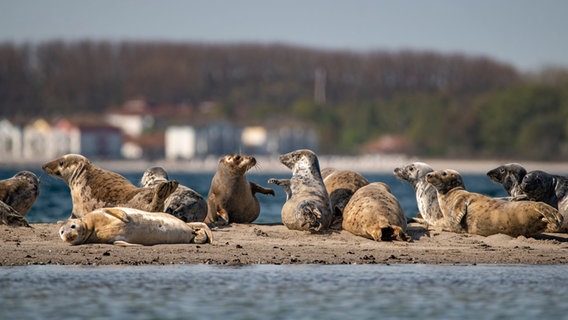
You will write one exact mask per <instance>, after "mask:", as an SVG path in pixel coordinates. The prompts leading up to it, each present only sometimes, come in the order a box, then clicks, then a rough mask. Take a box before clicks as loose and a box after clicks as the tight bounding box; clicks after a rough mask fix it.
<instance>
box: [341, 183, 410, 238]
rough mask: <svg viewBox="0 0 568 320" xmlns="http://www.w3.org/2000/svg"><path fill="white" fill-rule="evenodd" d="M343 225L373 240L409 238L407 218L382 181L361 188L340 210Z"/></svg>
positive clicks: (344, 227)
mask: <svg viewBox="0 0 568 320" xmlns="http://www.w3.org/2000/svg"><path fill="white" fill-rule="evenodd" d="M342 227H343V229H344V230H347V231H349V232H351V233H353V234H354V235H357V236H361V237H365V238H368V239H372V240H375V241H390V240H400V241H408V240H409V239H410V238H409V237H408V236H407V235H406V217H405V216H404V213H403V211H402V208H401V207H400V203H399V202H398V200H397V199H396V197H395V196H394V195H393V194H392V193H391V190H390V188H389V187H388V186H387V185H386V184H385V183H382V182H373V183H370V184H368V185H366V186H363V187H361V188H360V189H358V190H357V191H355V193H354V194H353V196H352V197H351V199H350V200H349V202H348V203H347V205H346V206H345V209H344V210H343V222H342Z"/></svg>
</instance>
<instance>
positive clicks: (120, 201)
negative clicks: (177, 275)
mask: <svg viewBox="0 0 568 320" xmlns="http://www.w3.org/2000/svg"><path fill="white" fill-rule="evenodd" d="M42 169H43V171H44V172H45V173H47V174H49V175H52V176H55V177H58V178H60V179H62V180H63V181H65V183H66V184H67V185H68V186H69V189H70V191H71V200H72V202H73V211H72V214H71V217H74V218H80V217H82V216H83V215H85V214H87V213H89V212H91V211H93V210H95V209H98V208H105V207H117V206H120V207H129V208H135V209H140V210H144V211H150V212H158V211H160V210H162V209H163V208H164V201H165V200H166V199H167V198H168V196H169V195H170V194H172V192H174V191H175V189H176V188H177V186H178V182H177V181H168V182H161V183H158V184H157V185H156V186H154V187H151V188H138V187H136V186H135V185H133V184H132V183H131V182H130V181H128V180H127V179H126V178H125V177H123V176H121V175H120V174H118V173H114V172H111V171H107V170H104V169H101V168H99V167H97V166H95V165H94V164H93V163H91V161H89V159H87V158H86V157H84V156H82V155H79V154H67V155H64V156H62V157H60V158H57V159H55V160H52V161H50V162H48V163H46V164H44V165H43V167H42Z"/></svg>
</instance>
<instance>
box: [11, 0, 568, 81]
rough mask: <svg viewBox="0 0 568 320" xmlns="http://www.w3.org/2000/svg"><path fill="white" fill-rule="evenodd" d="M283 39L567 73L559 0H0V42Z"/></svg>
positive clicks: (567, 28)
mask: <svg viewBox="0 0 568 320" xmlns="http://www.w3.org/2000/svg"><path fill="white" fill-rule="evenodd" d="M86 38H88V39H104V40H173V41H201V42H240V41H246V42H259V43H275V42H278V43H288V44H296V45H306V46H310V47H316V48H333V49H349V50H356V51H363V50H371V49H383V50H399V49H418V50H434V51H439V52H443V53H465V54H470V55H486V56H489V57H491V58H494V59H497V60H499V61H502V62H507V63H511V64H513V65H514V66H516V67H518V68H519V69H520V70H535V69H539V68H540V67H542V66H549V65H561V66H565V67H568V1H565V0H532V1H529V0H469V1H464V0H414V1H410V0H408V1H406V0H375V1H370V0H359V1H358V0H341V1H340V0H282V1H272V0H225V1H220V0H203V1H201V0H185V1H182V0H165V1H149V0H92V1H81V0H49V1H47V0H45V1H43V0H36V1H32V0H0V42H4V41H15V42H18V43H19V42H39V41H45V40H51V39H66V40H75V39H86Z"/></svg>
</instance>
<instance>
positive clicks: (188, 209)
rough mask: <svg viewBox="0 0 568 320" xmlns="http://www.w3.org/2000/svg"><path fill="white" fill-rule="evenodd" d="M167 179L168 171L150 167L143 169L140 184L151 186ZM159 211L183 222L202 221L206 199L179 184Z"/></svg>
mask: <svg viewBox="0 0 568 320" xmlns="http://www.w3.org/2000/svg"><path fill="white" fill-rule="evenodd" d="M168 180H169V179H168V173H167V172H166V170H165V169H164V168H162V167H151V168H148V169H146V170H145V171H144V174H143V175H142V179H141V180H140V184H141V185H142V187H153V186H156V185H157V184H159V183H163V182H167V181H168ZM160 211H162V212H165V213H169V214H171V215H173V216H174V217H177V218H179V219H181V220H183V221H184V222H203V221H204V220H205V217H207V201H205V199H204V198H203V197H202V196H201V195H200V194H199V193H197V192H195V191H194V190H193V189H191V188H189V187H186V186H184V185H181V184H180V185H178V187H177V189H176V190H175V191H174V192H173V193H172V194H171V195H170V196H169V197H168V198H167V199H166V201H165V202H164V209H163V210H160Z"/></svg>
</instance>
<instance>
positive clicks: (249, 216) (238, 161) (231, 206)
mask: <svg viewBox="0 0 568 320" xmlns="http://www.w3.org/2000/svg"><path fill="white" fill-rule="evenodd" d="M255 165H256V159H255V158H254V157H252V156H244V155H240V154H231V155H226V156H224V157H222V158H221V160H219V165H218V167H217V171H216V172H215V175H214V176H213V179H212V180H211V187H210V189H209V194H208V196H207V205H208V207H209V209H208V213H207V218H206V219H205V222H206V223H209V224H214V225H219V226H221V225H226V224H228V223H233V222H234V223H251V222H253V221H254V220H256V218H258V216H259V215H260V204H259V202H258V199H257V198H256V195H255V194H256V193H257V192H259V193H262V194H271V195H273V196H274V190H272V189H270V188H265V187H262V186H259V185H257V184H256V183H253V182H248V181H247V178H246V175H245V174H246V172H247V171H248V170H249V169H251V168H252V167H254V166H255Z"/></svg>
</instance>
